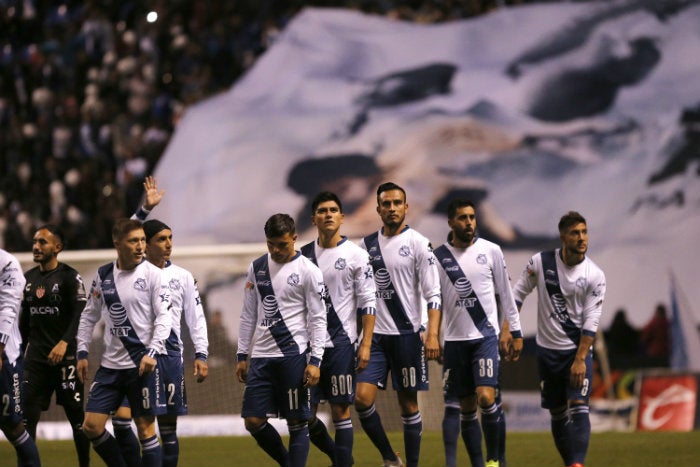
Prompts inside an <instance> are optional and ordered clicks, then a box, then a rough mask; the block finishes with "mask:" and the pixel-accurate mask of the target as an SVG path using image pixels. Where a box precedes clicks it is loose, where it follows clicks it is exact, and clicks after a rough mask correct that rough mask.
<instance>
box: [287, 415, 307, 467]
mask: <svg viewBox="0 0 700 467" xmlns="http://www.w3.org/2000/svg"><path fill="white" fill-rule="evenodd" d="M288 427H289V467H304V466H306V460H307V459H308V457H309V425H308V423H306V422H302V423H295V424H293V425H292V424H290V425H288Z"/></svg>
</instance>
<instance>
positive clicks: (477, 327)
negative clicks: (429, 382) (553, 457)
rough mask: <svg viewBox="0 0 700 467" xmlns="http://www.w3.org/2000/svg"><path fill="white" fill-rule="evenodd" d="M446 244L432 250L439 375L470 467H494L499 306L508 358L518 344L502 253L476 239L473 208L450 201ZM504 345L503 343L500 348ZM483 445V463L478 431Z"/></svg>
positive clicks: (516, 355)
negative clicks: (455, 404)
mask: <svg viewBox="0 0 700 467" xmlns="http://www.w3.org/2000/svg"><path fill="white" fill-rule="evenodd" d="M447 218H448V219H447V223H448V225H449V226H450V229H451V231H452V235H451V240H450V241H448V242H447V243H445V244H443V245H441V246H440V247H438V248H437V249H436V250H435V252H434V253H435V257H436V258H437V260H438V263H439V264H440V266H441V267H440V268H439V270H440V288H441V290H442V312H443V320H444V339H445V346H444V353H443V360H444V366H443V371H444V376H443V381H444V384H445V394H446V396H447V397H457V398H459V402H460V408H461V412H462V415H461V428H462V437H463V439H464V444H465V446H466V448H467V452H468V453H469V457H470V460H471V464H472V465H473V466H474V467H483V466H484V465H485V466H486V467H498V465H499V441H500V440H499V437H500V436H501V433H500V430H499V419H500V417H501V416H502V413H501V408H500V407H499V405H498V404H497V403H496V390H497V387H498V374H499V373H498V371H499V356H498V345H499V343H498V339H499V331H500V329H499V324H498V304H499V302H500V305H501V307H502V310H503V314H504V316H505V319H507V320H508V322H509V323H510V332H511V338H510V340H509V342H508V344H509V346H508V348H507V349H503V350H504V351H506V352H508V357H509V359H512V360H517V359H518V358H519V357H520V352H521V351H522V346H523V339H522V332H521V330H520V317H519V315H518V309H517V307H516V304H515V300H514V298H513V293H512V291H511V287H510V280H509V277H508V271H507V268H506V262H505V259H504V257H503V252H502V251H501V248H500V247H499V246H498V245H496V244H495V243H492V242H490V241H488V240H484V239H482V238H479V237H477V235H476V212H475V208H474V204H473V203H472V202H471V201H469V200H466V199H454V200H452V201H451V202H450V204H449V205H448V207H447ZM504 344H505V343H504ZM477 405H478V406H479V408H480V409H481V429H482V430H483V432H484V438H485V441H486V463H485V464H484V458H483V455H482V453H481V432H480V431H479V422H478V419H477V417H476V407H477Z"/></svg>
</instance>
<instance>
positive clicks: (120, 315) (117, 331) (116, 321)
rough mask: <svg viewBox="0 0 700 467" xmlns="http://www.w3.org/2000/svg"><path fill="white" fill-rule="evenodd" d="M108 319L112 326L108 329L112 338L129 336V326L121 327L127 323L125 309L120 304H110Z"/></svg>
mask: <svg viewBox="0 0 700 467" xmlns="http://www.w3.org/2000/svg"><path fill="white" fill-rule="evenodd" d="M109 318H110V320H111V321H112V324H113V326H112V327H111V328H109V333H110V335H112V336H117V337H125V336H128V335H129V331H130V330H131V326H123V325H124V324H125V323H126V322H127V318H128V317H127V315H126V308H124V305H122V304H121V303H112V304H111V305H110V306H109Z"/></svg>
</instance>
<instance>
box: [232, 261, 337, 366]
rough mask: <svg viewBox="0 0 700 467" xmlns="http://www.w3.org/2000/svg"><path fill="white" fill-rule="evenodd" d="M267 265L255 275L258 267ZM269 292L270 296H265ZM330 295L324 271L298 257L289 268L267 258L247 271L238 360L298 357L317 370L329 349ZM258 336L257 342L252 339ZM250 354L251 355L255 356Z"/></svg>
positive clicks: (239, 332)
mask: <svg viewBox="0 0 700 467" xmlns="http://www.w3.org/2000/svg"><path fill="white" fill-rule="evenodd" d="M256 262H260V263H261V264H265V263H266V266H265V269H259V270H257V271H256V269H255V264H256ZM261 289H267V293H265V294H264V296H263V294H262V293H261ZM326 294H327V291H326V286H325V284H324V282H323V276H322V274H321V270H320V269H319V268H318V267H317V266H316V265H315V264H314V263H312V262H311V260H309V259H308V258H306V257H305V256H303V255H302V254H301V253H299V252H297V254H296V256H295V257H294V258H293V259H292V260H291V261H289V262H287V263H283V264H280V263H276V262H274V261H273V260H272V259H271V258H270V255H269V254H266V255H264V256H261V257H260V258H258V259H257V260H256V261H254V262H253V263H251V264H250V266H249V267H248V273H247V277H246V285H245V291H244V294H243V309H242V311H241V319H240V323H239V331H238V360H239V361H240V360H244V359H245V358H247V357H248V355H249V354H250V356H251V357H252V358H269V357H283V356H285V355H290V353H293V354H296V355H298V354H300V353H304V352H306V350H307V347H308V346H310V347H311V359H312V362H314V363H316V364H319V363H320V362H321V359H322V358H323V349H324V345H325V343H326V306H325V302H324V297H325V295H326ZM254 334H255V341H253V336H254ZM251 351H252V353H251Z"/></svg>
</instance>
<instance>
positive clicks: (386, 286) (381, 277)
mask: <svg viewBox="0 0 700 467" xmlns="http://www.w3.org/2000/svg"><path fill="white" fill-rule="evenodd" d="M374 282H375V284H377V298H381V299H384V300H391V297H393V295H394V293H395V291H394V290H393V289H391V288H390V286H391V277H389V271H387V270H386V269H384V268H382V269H379V270H378V271H377V272H376V273H375V274H374Z"/></svg>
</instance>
